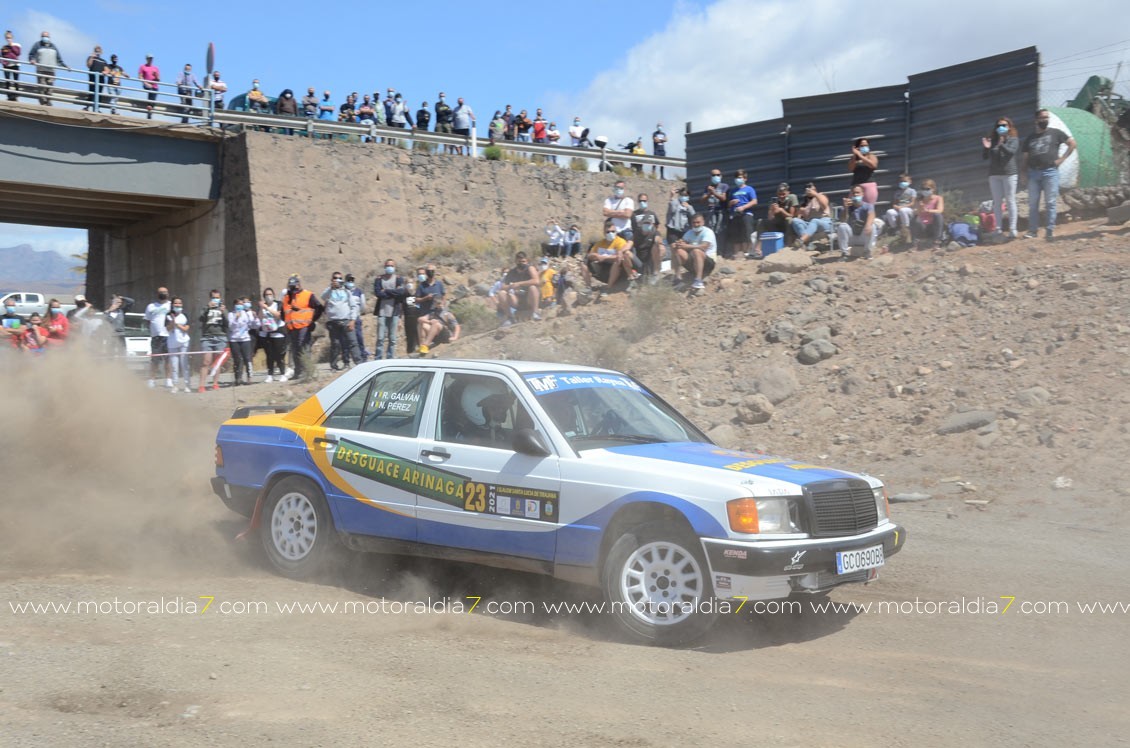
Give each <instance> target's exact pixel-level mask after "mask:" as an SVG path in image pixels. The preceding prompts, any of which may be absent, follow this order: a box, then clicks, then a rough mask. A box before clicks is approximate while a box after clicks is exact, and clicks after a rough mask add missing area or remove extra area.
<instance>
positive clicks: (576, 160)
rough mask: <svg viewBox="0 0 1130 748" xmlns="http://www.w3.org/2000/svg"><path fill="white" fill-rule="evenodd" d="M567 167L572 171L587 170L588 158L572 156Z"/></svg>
mask: <svg viewBox="0 0 1130 748" xmlns="http://www.w3.org/2000/svg"><path fill="white" fill-rule="evenodd" d="M569 168H570V169H572V170H573V171H588V170H589V160H588V159H587V158H581V157H580V156H573V158H571V159H569Z"/></svg>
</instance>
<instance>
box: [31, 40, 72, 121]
mask: <svg viewBox="0 0 1130 748" xmlns="http://www.w3.org/2000/svg"><path fill="white" fill-rule="evenodd" d="M27 59H28V62H30V63H32V64H33V65H35V80H36V83H37V85H36V90H37V91H38V92H39V103H40V104H42V105H43V106H51V99H49V98H47V97H48V96H50V95H51V87H52V86H54V85H55V70H56V68H65V67H67V63H65V62H63V55H62V53H61V52H59V48H58V47H56V46H55V43H54V42H53V41H51V32H49V31H44V32H43V33H42V34H40V36H39V41H37V42H36V43H35V44H33V45H31V50H30V51H28V53H27Z"/></svg>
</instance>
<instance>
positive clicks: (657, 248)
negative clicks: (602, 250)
mask: <svg viewBox="0 0 1130 748" xmlns="http://www.w3.org/2000/svg"><path fill="white" fill-rule="evenodd" d="M637 199H638V200H639V203H638V205H639V207H638V208H636V209H635V210H634V211H632V223H631V226H632V250H633V252H635V255H636V257H637V258H638V259H639V261H640V263H641V267H642V269H643V274H644V275H646V276H648V282H649V283H650V284H651V285H653V286H654V285H655V284H656V283H658V282H659V269H660V267H661V266H662V264H663V249H664V246H663V239H662V238H661V237H660V236H659V216H657V215H656V214H655V211H654V210H652V209H651V208H650V207H649V200H648V198H647V193H646V192H641V193H640V194H639V195H637ZM632 277H633V280H634V279H635V276H632Z"/></svg>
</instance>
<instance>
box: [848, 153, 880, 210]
mask: <svg viewBox="0 0 1130 748" xmlns="http://www.w3.org/2000/svg"><path fill="white" fill-rule="evenodd" d="M878 168H879V157H878V156H876V155H875V154H874V153H872V152H871V143H870V141H868V140H867V138H856V139H855V140H854V141H853V142H852V144H851V158H850V159H848V171H850V172H851V184H852V186H853V187H854V186H855V185H857V184H858V185H860V186H861V187H862V188H863V202H864V203H867V204H868V205H871V206H874V205H875V203H877V202H879V185H877V184H876V183H875V180H874V178H873V175H874V174H875V170H876V169H878Z"/></svg>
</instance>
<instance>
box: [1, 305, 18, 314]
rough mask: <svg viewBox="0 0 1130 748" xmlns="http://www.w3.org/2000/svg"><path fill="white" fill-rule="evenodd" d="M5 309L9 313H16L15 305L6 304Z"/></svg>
mask: <svg viewBox="0 0 1130 748" xmlns="http://www.w3.org/2000/svg"><path fill="white" fill-rule="evenodd" d="M4 311H6V312H7V313H8V314H15V313H16V308H15V307H14V306H6V307H4Z"/></svg>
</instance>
